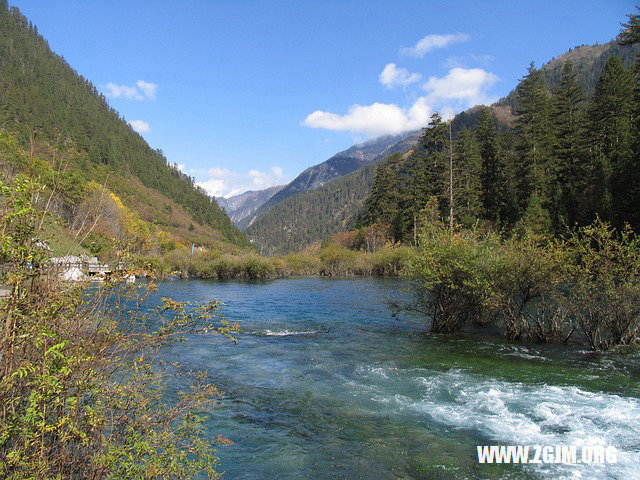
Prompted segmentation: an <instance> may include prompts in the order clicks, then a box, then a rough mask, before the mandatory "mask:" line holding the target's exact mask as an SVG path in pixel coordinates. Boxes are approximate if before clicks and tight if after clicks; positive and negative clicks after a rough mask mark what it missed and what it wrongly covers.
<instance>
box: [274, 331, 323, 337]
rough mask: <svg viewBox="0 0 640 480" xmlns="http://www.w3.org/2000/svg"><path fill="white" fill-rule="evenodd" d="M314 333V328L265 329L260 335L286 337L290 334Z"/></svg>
mask: <svg viewBox="0 0 640 480" xmlns="http://www.w3.org/2000/svg"><path fill="white" fill-rule="evenodd" d="M316 333H318V332H317V331H316V330H307V331H302V332H294V331H291V330H276V331H271V330H265V331H264V332H263V333H262V335H264V336H266V337H288V336H290V335H314V334H316Z"/></svg>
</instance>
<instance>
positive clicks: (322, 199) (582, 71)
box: [245, 41, 640, 253]
mask: <svg viewBox="0 0 640 480" xmlns="http://www.w3.org/2000/svg"><path fill="white" fill-rule="evenodd" d="M639 49H640V47H639V46H638V45H635V46H627V47H622V46H619V45H618V44H617V43H616V42H614V41H612V42H609V43H606V44H603V45H593V46H579V47H576V48H573V49H571V50H569V51H568V52H566V53H564V54H562V55H560V56H558V57H557V58H554V59H552V60H551V61H549V62H548V63H546V64H545V65H544V66H543V67H542V68H541V70H542V72H543V75H544V78H545V81H546V83H547V86H548V87H550V88H553V87H555V86H557V85H558V84H559V82H560V78H561V77H560V76H561V70H562V67H563V65H564V62H565V61H567V60H570V61H571V62H572V63H573V65H574V69H575V71H576V74H577V79H578V82H579V84H580V85H581V86H582V87H583V89H584V90H585V92H586V93H588V94H591V93H592V92H593V89H594V86H595V83H596V82H597V79H598V78H599V77H600V75H601V74H602V71H603V69H604V67H605V65H606V63H607V61H608V60H609V59H610V58H611V57H613V56H619V57H620V58H621V59H622V60H623V63H624V64H625V65H626V66H627V67H630V66H632V64H633V62H634V59H635V56H636V53H637V52H638V50H639ZM514 102H515V89H514V90H513V91H512V92H511V93H510V94H509V95H507V96H506V97H505V98H503V99H501V100H500V101H498V102H497V103H496V104H495V105H494V106H492V107H491V108H492V109H493V113H494V115H495V117H496V119H497V122H498V126H499V127H500V128H502V129H510V128H512V127H513V122H514V118H515V117H514V115H513V114H512V109H513V106H514ZM479 111H480V107H473V108H471V109H469V110H466V111H464V112H461V113H460V114H458V115H456V117H455V119H454V123H453V128H454V135H455V133H456V131H457V130H459V129H460V128H462V127H463V126H464V127H467V128H471V127H473V126H474V125H475V123H476V121H477V118H478V113H479ZM417 135H418V134H417V133H416V132H413V133H412V134H410V135H409V137H408V138H407V139H405V140H403V141H401V142H399V143H398V144H396V145H393V146H391V147H388V146H387V148H386V150H384V152H383V153H381V154H379V155H378V156H377V157H376V158H375V160H373V161H371V160H370V161H369V163H368V164H365V165H367V168H361V170H356V171H355V172H353V173H351V174H349V175H347V176H345V177H342V178H338V179H334V180H333V181H330V182H328V183H325V184H324V185H323V186H322V188H320V189H317V190H316V191H310V192H301V193H298V194H296V195H294V196H291V197H290V198H288V199H287V200H286V201H283V202H281V203H280V204H275V205H268V204H265V206H263V208H262V209H260V210H258V211H257V212H256V214H254V216H253V219H252V221H251V223H250V225H248V226H247V228H246V229H245V232H246V233H247V235H248V236H249V238H250V240H251V242H252V243H253V244H254V245H255V246H256V248H258V249H259V250H260V251H262V252H264V253H274V252H288V251H292V250H297V249H300V248H303V247H304V246H305V245H307V244H309V243H312V242H314V241H317V240H321V239H322V238H325V237H327V236H330V235H332V234H334V233H336V232H338V231H340V230H344V229H348V228H351V227H353V226H354V221H355V218H356V217H357V215H358V213H359V209H360V208H361V207H362V205H363V203H364V200H365V197H366V195H367V192H368V188H369V187H370V185H371V184H372V182H373V176H374V173H375V168H373V167H371V165H372V164H375V163H377V162H379V161H381V160H382V159H384V158H386V157H387V156H389V155H390V154H392V153H395V152H407V151H408V150H410V148H411V147H412V143H411V141H410V140H409V139H412V140H413V143H415V140H416V139H417ZM375 142H376V140H374V141H373V142H372V143H375ZM352 148H354V147H352ZM347 151H349V150H347ZM347 151H345V152H347ZM345 152H341V153H339V154H337V155H335V156H334V157H332V158H335V157H339V156H341V155H342V154H344V153H345ZM317 167H318V166H316V167H311V169H310V170H312V169H314V168H317ZM304 173H305V172H303V174H301V175H300V177H302V176H303V175H304ZM300 177H299V178H300ZM296 180H297V179H296ZM347 191H348V193H347ZM275 200H276V198H275V197H274V198H273V199H272V202H271V203H272V204H273V203H275ZM269 207H270V208H269Z"/></svg>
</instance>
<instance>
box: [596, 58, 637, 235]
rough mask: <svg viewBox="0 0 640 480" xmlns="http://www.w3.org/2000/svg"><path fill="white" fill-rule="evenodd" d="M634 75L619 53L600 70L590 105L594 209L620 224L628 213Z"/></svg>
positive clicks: (604, 217)
mask: <svg viewBox="0 0 640 480" xmlns="http://www.w3.org/2000/svg"><path fill="white" fill-rule="evenodd" d="M632 94H633V77H632V75H631V73H630V72H629V70H628V69H627V68H625V66H624V65H623V64H622V61H621V60H620V59H619V58H618V57H612V58H611V59H610V60H609V61H608V62H607V65H606V67H605V69H604V71H603V72H602V75H601V77H600V79H599V80H598V83H597V84H596V88H595V91H594V95H593V98H592V100H591V104H590V106H589V117H590V123H591V124H590V128H589V132H588V133H589V137H590V138H591V139H592V162H593V167H594V168H592V172H593V173H592V176H591V179H590V180H591V184H592V188H593V191H594V192H595V194H596V195H595V198H594V200H595V204H596V206H600V207H599V208H597V207H596V212H597V213H599V214H600V216H601V217H602V218H603V219H609V220H612V221H614V222H616V223H618V224H621V223H622V222H623V221H624V219H625V218H626V217H628V216H629V214H630V213H631V212H630V211H629V208H630V205H629V204H628V200H629V199H628V196H627V194H626V193H625V192H626V187H627V177H628V175H630V174H633V172H629V168H630V165H631V158H632V150H631V146H632V143H631V140H632V105H633V100H632V98H633V97H632Z"/></svg>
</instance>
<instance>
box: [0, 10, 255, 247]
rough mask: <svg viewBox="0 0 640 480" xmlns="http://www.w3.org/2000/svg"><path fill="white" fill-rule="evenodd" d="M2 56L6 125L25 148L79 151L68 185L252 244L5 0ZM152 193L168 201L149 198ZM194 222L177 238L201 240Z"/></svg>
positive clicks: (1, 111) (154, 218)
mask: <svg viewBox="0 0 640 480" xmlns="http://www.w3.org/2000/svg"><path fill="white" fill-rule="evenodd" d="M0 58H2V62H1V63H0V129H2V130H4V131H5V133H6V134H10V135H12V136H15V137H16V138H17V140H18V142H19V145H20V146H21V147H23V148H25V149H29V148H31V147H30V144H31V145H32V144H33V142H34V141H35V142H41V143H47V144H49V145H50V146H51V147H53V148H58V149H59V150H61V151H66V152H73V153H74V155H70V157H71V158H70V160H69V162H68V163H69V165H68V168H67V170H66V172H65V175H66V177H67V179H68V180H67V182H68V183H69V184H78V183H86V182H89V181H95V182H98V183H100V184H105V183H106V184H107V187H108V188H109V189H111V190H113V191H115V192H116V193H117V194H119V195H122V196H125V197H126V198H127V201H128V202H130V204H131V205H135V209H136V210H140V211H147V212H148V213H147V215H146V217H147V218H145V220H146V221H149V222H156V223H157V222H159V221H161V219H162V217H166V220H165V223H166V224H167V225H165V227H166V228H167V229H169V230H174V229H175V226H171V225H170V221H171V217H172V215H171V209H172V208H173V207H174V206H175V207H177V208H179V209H181V210H184V211H185V213H186V214H187V215H188V216H190V217H192V222H195V223H196V224H199V225H201V226H202V227H204V228H203V230H206V227H209V228H210V229H213V230H215V231H217V232H219V233H220V234H221V235H222V237H223V238H224V239H225V241H226V242H229V243H232V244H237V245H243V246H247V245H248V242H247V240H246V238H245V236H244V235H243V234H242V233H241V232H240V231H239V230H238V229H237V228H235V226H234V225H233V224H232V223H231V221H230V220H229V218H228V217H227V216H226V215H225V213H224V212H223V211H222V210H221V209H220V208H219V207H218V204H217V203H216V201H215V200H214V199H212V198H211V197H209V195H207V194H206V192H205V191H204V190H202V189H201V188H200V187H198V186H196V185H195V184H194V180H193V179H192V178H191V177H189V176H188V175H186V174H184V173H182V172H180V171H179V170H178V169H177V168H175V166H174V165H172V164H170V163H169V162H168V161H167V159H166V158H165V156H164V155H163V153H162V151H160V150H154V149H152V148H151V147H149V145H148V144H147V142H146V141H145V140H144V139H143V138H142V137H141V136H140V135H139V134H138V133H137V132H135V131H134V130H133V129H132V128H131V126H130V125H129V124H128V123H127V122H126V121H125V120H124V118H122V117H121V116H120V115H119V113H118V112H117V111H115V110H114V109H113V108H112V107H110V106H109V104H108V102H107V99H106V98H105V97H104V95H102V94H101V93H100V92H99V91H98V90H97V89H96V87H95V86H94V85H93V84H92V83H91V82H90V81H89V80H87V79H85V78H83V77H81V76H80V75H78V74H77V73H76V72H75V71H74V70H73V69H72V68H71V67H70V66H69V65H68V63H67V62H66V61H65V60H64V58H62V57H60V56H58V55H56V54H54V53H53V52H52V51H51V49H50V48H49V45H48V43H47V41H46V40H45V39H44V38H43V37H42V36H41V35H40V34H39V33H38V30H37V27H35V26H34V25H33V24H32V23H31V22H29V20H28V19H27V18H26V17H25V16H24V15H22V13H20V11H19V10H18V9H17V8H16V7H9V5H8V3H7V1H6V0H1V1H0ZM132 177H133V178H132ZM149 191H151V192H157V193H159V194H160V195H161V196H162V197H164V198H162V199H156V201H153V202H149ZM156 195H157V194H155V195H154V196H156ZM158 200H160V201H158ZM160 202H161V203H162V204H161V205H158V203H160ZM163 209H167V210H168V211H165V212H163V211H162V210H163ZM188 225H189V223H188V222H187V225H186V226H183V227H185V228H179V229H180V230H182V232H181V233H180V234H179V235H176V238H175V240H177V241H179V242H180V241H182V243H183V244H187V243H191V242H190V241H198V240H199V242H198V243H203V242H202V239H201V238H195V237H194V238H192V237H193V235H191V234H190V233H189V231H187V228H186V227H188ZM193 230H194V229H192V230H191V232H193ZM202 233H204V231H203V232H202ZM208 233H209V234H211V230H209V231H208ZM185 237H187V238H185Z"/></svg>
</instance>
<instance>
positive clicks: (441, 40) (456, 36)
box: [400, 33, 471, 58]
mask: <svg viewBox="0 0 640 480" xmlns="http://www.w3.org/2000/svg"><path fill="white" fill-rule="evenodd" d="M470 38H471V37H470V36H469V35H467V34H466V33H449V34H446V35H437V34H433V35H427V36H426V37H422V38H421V39H420V40H419V41H418V43H416V44H415V45H414V46H413V47H403V48H401V49H400V54H402V55H407V56H409V57H420V58H422V57H424V56H425V54H426V53H428V52H430V51H431V50H435V49H436V48H443V47H446V46H447V45H449V44H451V43H459V42H466V41H467V40H469V39H470Z"/></svg>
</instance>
